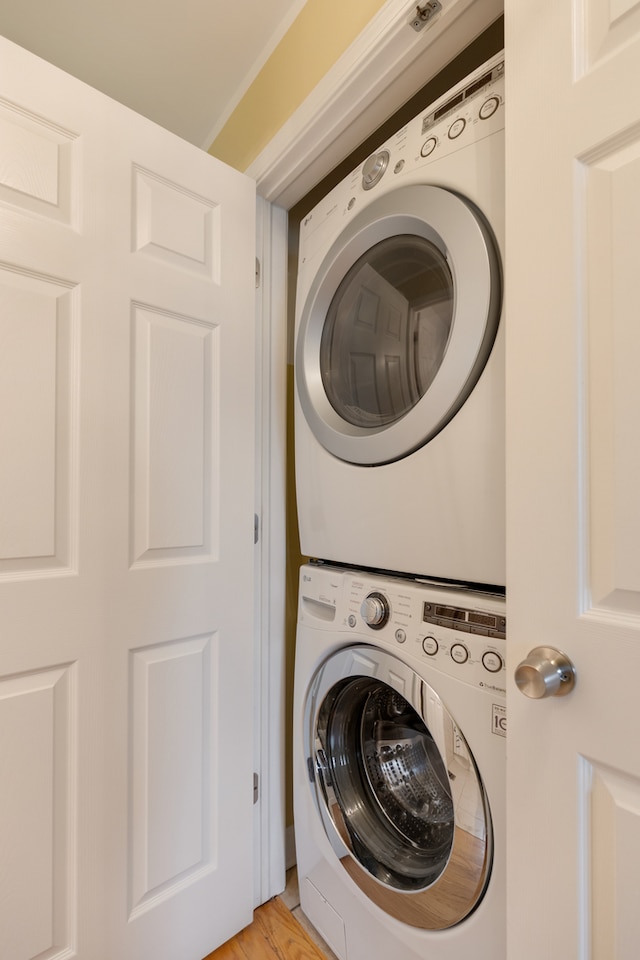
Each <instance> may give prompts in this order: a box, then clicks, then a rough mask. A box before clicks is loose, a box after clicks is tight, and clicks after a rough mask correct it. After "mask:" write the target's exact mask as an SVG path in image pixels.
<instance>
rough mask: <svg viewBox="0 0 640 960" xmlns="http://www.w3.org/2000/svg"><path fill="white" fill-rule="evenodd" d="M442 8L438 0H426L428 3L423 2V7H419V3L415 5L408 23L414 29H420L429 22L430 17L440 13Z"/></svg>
mask: <svg viewBox="0 0 640 960" xmlns="http://www.w3.org/2000/svg"><path fill="white" fill-rule="evenodd" d="M441 10H442V4H441V3H439V2H438V0H428V3H425V5H424V7H421V6H420V4H418V6H417V7H416V12H415V13H414V15H413V16H412V17H411V20H409V25H410V26H411V27H413V29H414V30H422V28H423V27H426V25H427V24H428V23H429V20H431V18H432V17H434V16H435V15H436V13H440V11H441Z"/></svg>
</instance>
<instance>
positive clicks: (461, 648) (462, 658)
mask: <svg viewBox="0 0 640 960" xmlns="http://www.w3.org/2000/svg"><path fill="white" fill-rule="evenodd" d="M450 653H451V659H452V660H455V662H456V663H466V662H467V660H468V659H469V651H468V650H467V648H466V647H465V645H464V644H463V643H454V645H453V646H452V647H451V651H450Z"/></svg>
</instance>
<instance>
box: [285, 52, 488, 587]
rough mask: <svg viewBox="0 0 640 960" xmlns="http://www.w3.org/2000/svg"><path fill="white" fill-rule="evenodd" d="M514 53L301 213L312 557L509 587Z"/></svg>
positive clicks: (305, 487) (301, 466)
mask: <svg viewBox="0 0 640 960" xmlns="http://www.w3.org/2000/svg"><path fill="white" fill-rule="evenodd" d="M503 225H504V61H503V57H502V56H497V57H494V58H493V59H492V60H491V61H489V62H488V63H486V64H484V65H483V66H482V67H481V68H480V69H479V70H477V71H475V72H474V73H473V74H471V75H470V76H469V77H467V78H466V79H465V80H464V81H463V82H462V83H461V84H459V85H458V86H457V87H456V88H454V89H453V90H452V91H450V92H449V93H448V94H447V95H446V96H445V97H443V98H441V99H440V100H439V101H437V102H436V103H435V104H434V105H433V106H432V107H430V108H428V109H427V110H426V111H423V112H422V113H421V114H420V115H419V116H418V117H416V118H415V119H414V120H413V121H412V122H411V123H409V124H408V125H407V126H405V127H404V128H403V129H402V130H400V131H399V132H398V133H397V134H396V135H395V136H394V137H392V138H391V139H390V140H389V141H388V142H387V143H385V144H384V145H383V146H382V147H381V148H380V149H379V150H378V151H377V152H376V153H375V154H374V155H373V156H372V157H370V158H369V160H367V162H366V163H365V164H364V167H362V168H358V169H357V170H355V171H354V172H353V173H352V174H351V175H350V176H349V177H347V178H346V179H345V180H343V181H342V183H340V184H339V185H338V186H337V187H335V188H334V190H332V191H331V193H329V194H328V195H327V196H326V197H325V198H324V199H323V200H322V201H321V202H320V203H319V204H318V206H317V207H315V208H314V209H313V210H312V211H311V213H310V214H309V215H308V216H307V217H305V218H304V220H303V221H302V223H301V225H300V251H299V272H298V288H297V300H296V304H297V306H296V349H295V382H296V391H295V393H296V411H295V432H296V440H295V443H296V488H297V497H298V514H299V526H300V541H301V549H302V553H303V554H304V555H306V556H311V557H316V558H320V559H324V560H329V561H335V562H344V563H349V564H354V565H358V566H360V567H368V568H375V569H378V570H392V571H396V572H402V573H409V574H415V575H421V576H425V577H432V578H439V579H451V580H455V581H467V582H474V583H480V584H492V585H504V582H505V559H504V540H505V519H504V334H503V326H504V322H503V320H502V319H501V312H502V256H501V247H502V245H503V232H504V226H503Z"/></svg>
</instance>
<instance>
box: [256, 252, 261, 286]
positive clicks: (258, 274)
mask: <svg viewBox="0 0 640 960" xmlns="http://www.w3.org/2000/svg"><path fill="white" fill-rule="evenodd" d="M261 279H262V268H261V266H260V261H259V260H258V258H257V257H256V290H257V289H258V287H259V286H260V280H261Z"/></svg>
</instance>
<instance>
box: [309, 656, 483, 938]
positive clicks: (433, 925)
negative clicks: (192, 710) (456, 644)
mask: <svg viewBox="0 0 640 960" xmlns="http://www.w3.org/2000/svg"><path fill="white" fill-rule="evenodd" d="M305 728H306V729H305V734H306V749H307V754H306V755H307V757H308V765H309V771H310V775H312V776H313V784H314V791H315V799H316V803H317V806H318V810H319V813H320V816H321V818H322V821H323V825H324V828H325V831H326V834H327V837H328V838H329V840H330V842H331V844H332V847H333V849H334V852H335V853H336V855H337V856H338V858H339V859H340V861H341V862H342V865H343V866H344V868H345V869H346V870H347V872H348V873H349V874H350V875H351V877H352V878H353V880H354V881H355V882H356V883H357V884H358V886H359V887H360V888H361V889H362V890H363V891H364V893H365V894H366V895H367V896H368V897H369V898H370V899H371V900H373V901H374V902H375V903H377V904H378V906H380V907H381V908H382V909H384V910H385V911H386V912H387V913H389V914H391V915H392V916H394V917H396V918H397V919H399V920H402V921H403V922H405V923H409V924H412V925H413V926H417V927H422V928H424V929H429V930H440V929H444V928H447V927H451V926H453V925H454V924H456V923H459V922H460V921H461V920H463V919H464V918H465V917H466V916H468V915H469V914H470V913H471V912H472V911H473V910H474V908H475V907H476V906H477V905H478V903H479V902H480V900H481V898H482V896H483V894H484V891H485V889H486V886H487V883H488V880H489V874H490V870H491V862H492V855H493V832H492V828H491V816H490V812H489V805H488V800H487V796H486V791H485V789H484V786H483V783H482V780H481V777H480V774H479V772H478V769H477V767H476V764H475V761H474V758H473V756H472V754H471V751H470V750H469V747H468V745H467V743H466V741H465V739H464V736H463V733H462V731H460V730H459V728H458V727H457V725H456V723H455V720H454V718H453V717H452V716H451V714H450V713H449V712H448V711H447V709H446V707H445V706H444V704H443V703H442V701H441V699H440V697H439V696H438V694H437V693H436V691H435V690H434V689H433V688H432V687H431V686H430V685H429V684H428V683H426V682H425V681H424V680H423V679H422V678H421V677H420V676H418V674H416V673H415V671H413V670H412V669H411V668H410V667H409V666H407V665H406V664H405V663H403V662H402V661H400V660H398V659H397V657H394V656H392V655H391V654H388V653H386V651H384V650H380V649H378V648H376V647H370V646H366V645H361V646H353V647H347V648H343V649H341V650H339V651H338V652H337V653H335V654H334V655H333V656H332V657H330V658H329V659H328V660H327V661H326V662H325V664H324V665H323V666H322V667H321V668H320V669H319V671H318V672H317V674H316V675H315V677H314V680H313V683H312V685H311V692H310V696H309V698H308V701H307V706H306V717H305ZM463 795H464V801H463V802H464V810H465V815H464V817H460V816H459V815H458V806H459V804H460V802H461V798H462V796H463ZM470 812H471V813H470ZM470 823H473V827H470Z"/></svg>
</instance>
